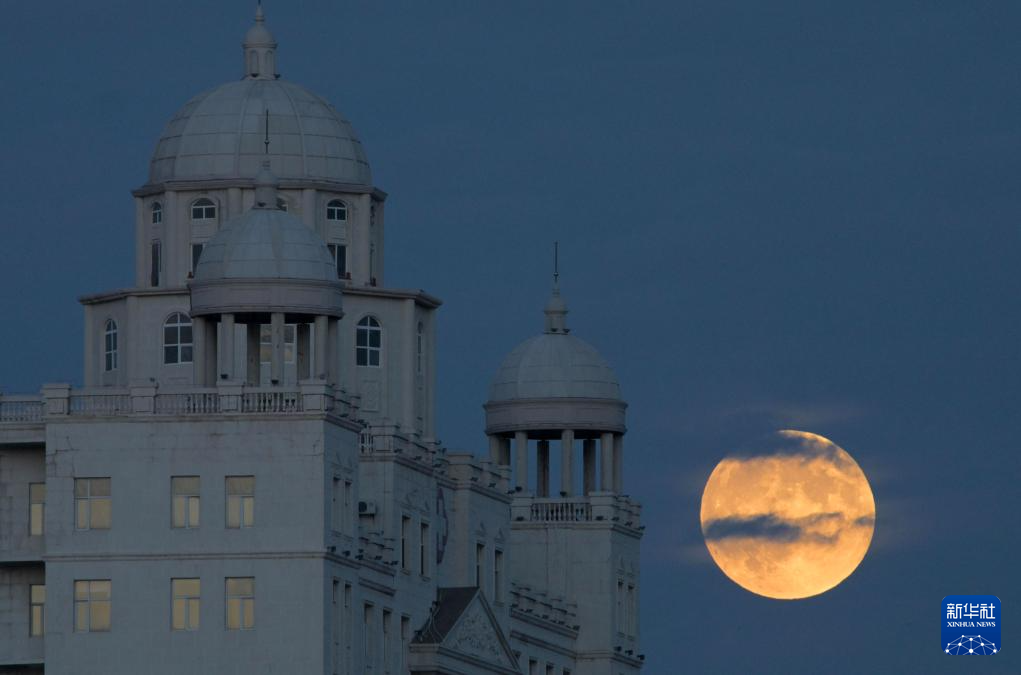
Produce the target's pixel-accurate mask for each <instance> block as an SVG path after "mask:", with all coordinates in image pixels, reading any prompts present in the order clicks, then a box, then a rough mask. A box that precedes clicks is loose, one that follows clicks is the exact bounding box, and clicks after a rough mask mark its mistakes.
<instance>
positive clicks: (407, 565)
mask: <svg viewBox="0 0 1021 675" xmlns="http://www.w3.org/2000/svg"><path fill="white" fill-rule="evenodd" d="M410 538H411V518H408V517H407V516H403V517H401V569H402V570H404V571H405V572H407V571H409V570H410V569H411V560H409V558H410V556H409V548H410V547H411V542H410V541H408V540H409V539H410Z"/></svg>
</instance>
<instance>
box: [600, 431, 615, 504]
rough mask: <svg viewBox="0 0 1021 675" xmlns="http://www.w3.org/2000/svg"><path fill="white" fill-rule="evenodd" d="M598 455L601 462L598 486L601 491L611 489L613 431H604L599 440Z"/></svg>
mask: <svg viewBox="0 0 1021 675" xmlns="http://www.w3.org/2000/svg"><path fill="white" fill-rule="evenodd" d="M599 455H600V460H601V462H600V463H601V464H602V467H601V469H602V476H600V478H601V480H600V481H599V482H600V488H601V489H602V491H603V492H610V491H612V490H613V433H611V432H609V431H606V432H604V433H603V437H602V439H601V440H600V442H599Z"/></svg>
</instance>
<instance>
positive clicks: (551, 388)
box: [489, 333, 620, 403]
mask: <svg viewBox="0 0 1021 675" xmlns="http://www.w3.org/2000/svg"><path fill="white" fill-rule="evenodd" d="M542 398H599V399H620V383H619V382H618V381H617V377H616V375H614V374H613V370H612V369H611V368H610V366H609V364H607V363H606V361H605V360H604V359H603V357H602V356H600V355H599V352H597V351H596V350H595V348H594V347H592V346H591V345H589V344H588V343H586V342H584V341H583V340H580V339H578V338H576V337H574V336H573V335H570V334H569V333H543V334H542V335H537V336H535V337H533V338H531V339H529V340H525V341H524V342H523V343H521V344H520V345H518V346H517V347H515V348H514V349H513V350H512V351H511V353H510V354H508V355H507V357H506V358H505V359H504V360H503V363H502V364H500V368H499V369H498V370H497V371H496V376H495V377H494V378H493V381H492V383H491V384H490V386H489V400H490V402H493V403H495V402H498V401H509V400H515V399H542Z"/></svg>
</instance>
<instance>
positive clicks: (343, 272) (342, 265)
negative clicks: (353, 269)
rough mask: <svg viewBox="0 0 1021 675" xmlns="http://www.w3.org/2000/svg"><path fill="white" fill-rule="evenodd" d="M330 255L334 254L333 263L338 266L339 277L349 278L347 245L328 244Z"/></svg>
mask: <svg viewBox="0 0 1021 675" xmlns="http://www.w3.org/2000/svg"><path fill="white" fill-rule="evenodd" d="M326 248H328V249H330V255H331V256H333V264H334V265H336V266H337V278H338V279H346V278H347V246H345V245H344V244H327V245H326Z"/></svg>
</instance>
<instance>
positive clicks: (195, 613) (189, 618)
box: [170, 577, 202, 632]
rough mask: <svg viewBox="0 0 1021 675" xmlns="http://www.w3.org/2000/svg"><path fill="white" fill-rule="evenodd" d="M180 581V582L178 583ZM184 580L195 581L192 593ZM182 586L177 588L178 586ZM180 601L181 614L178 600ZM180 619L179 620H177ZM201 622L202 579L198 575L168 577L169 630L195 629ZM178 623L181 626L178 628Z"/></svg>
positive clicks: (186, 630) (190, 630)
mask: <svg viewBox="0 0 1021 675" xmlns="http://www.w3.org/2000/svg"><path fill="white" fill-rule="evenodd" d="M179 582H180V583H179ZM184 582H195V584H196V586H195V591H194V594H192V593H191V592H189V590H188V589H186V588H185V587H184V585H185V584H184ZM179 585H180V586H181V587H182V588H181V589H180V591H179V590H178V586H179ZM179 600H180V601H181V604H180V609H181V614H180V615H179V613H178V606H179V605H178V601H179ZM178 619H180V621H178ZM201 624H202V579H201V578H199V577H172V578H171V579H170V630H171V632H193V631H197V630H198V629H199V628H200V626H201ZM178 625H180V626H181V627H180V628H178Z"/></svg>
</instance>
